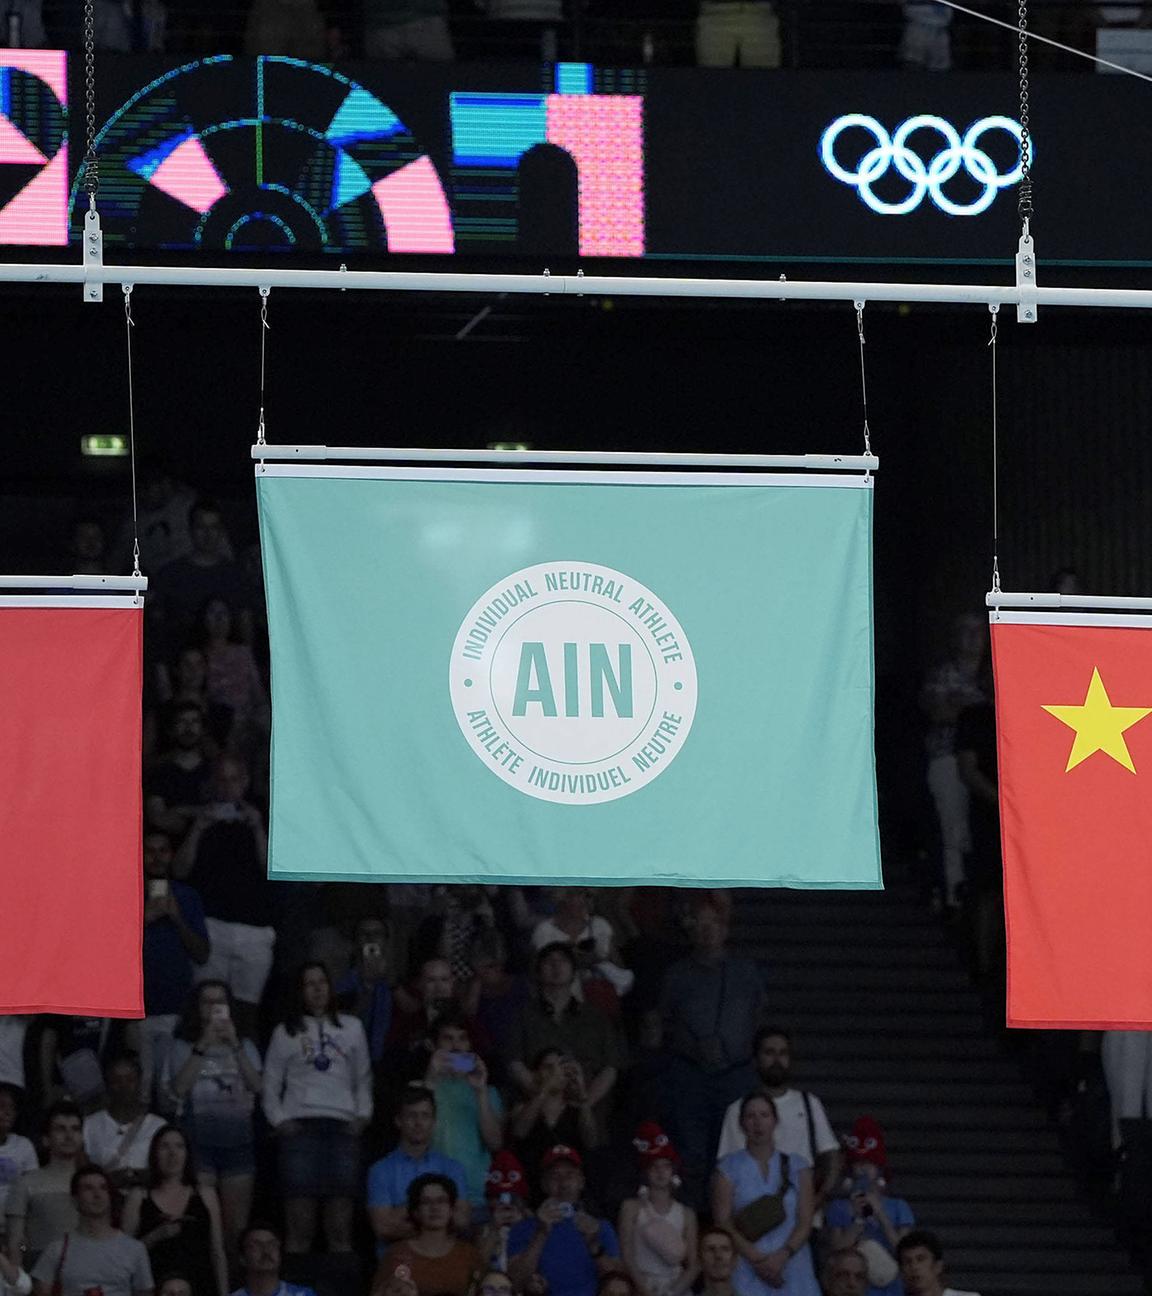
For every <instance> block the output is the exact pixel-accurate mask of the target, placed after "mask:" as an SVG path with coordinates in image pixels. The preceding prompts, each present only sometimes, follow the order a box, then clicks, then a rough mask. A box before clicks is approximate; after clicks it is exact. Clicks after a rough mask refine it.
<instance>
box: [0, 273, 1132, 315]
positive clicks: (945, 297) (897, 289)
mask: <svg viewBox="0 0 1152 1296" xmlns="http://www.w3.org/2000/svg"><path fill="white" fill-rule="evenodd" d="M0 283H47V284H52V283H56V284H89V285H92V284H127V285H132V286H136V285H141V284H154V285H158V286H165V287H177V288H178V287H184V288H307V289H328V290H333V289H340V290H345V289H357V290H361V289H371V290H378V291H383V292H438V293H478V294H482V295H492V296H496V295H498V294H501V293H506V294H528V295H545V296H547V295H554V296H558V297H559V296H596V297H711V298H718V299H731V300H748V301H773V300H779V301H784V300H790V301H846V302H853V301H871V302H879V301H890V302H923V303H931V302H936V303H942V304H953V305H1000V306H1016V305H1019V304H1020V303H1021V301H1022V300H1023V299H1024V293H1023V292H1022V290H1021V289H1020V288H1018V287H1016V286H1014V285H998V284H923V283H848V282H839V283H831V282H821V281H804V280H795V279H790V280H785V281H777V280H775V279H666V278H639V277H625V276H620V277H615V276H599V275H594V276H589V275H586V276H583V277H581V276H575V275H551V276H545V275H499V274H448V273H431V272H420V273H409V272H398V271H389V270H282V269H262V270H252V269H245V268H242V267H231V266H216V267H213V266H194V267H183V266H113V265H103V266H96V265H93V266H84V265H19V264H4V265H0ZM1024 291H1025V292H1026V293H1027V297H1028V300H1029V301H1030V302H1035V303H1037V304H1038V305H1040V306H1077V307H1081V308H1084V307H1101V306H1104V307H1123V308H1129V309H1133V310H1148V309H1150V308H1152V289H1143V288H1139V289H1138V288H1029V289H1026V290H1024Z"/></svg>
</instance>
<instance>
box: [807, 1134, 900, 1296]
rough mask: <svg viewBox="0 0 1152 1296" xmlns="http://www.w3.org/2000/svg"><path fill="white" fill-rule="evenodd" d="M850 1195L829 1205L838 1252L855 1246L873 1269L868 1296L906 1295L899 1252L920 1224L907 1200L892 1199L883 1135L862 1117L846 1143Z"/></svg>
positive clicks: (828, 1218)
mask: <svg viewBox="0 0 1152 1296" xmlns="http://www.w3.org/2000/svg"><path fill="white" fill-rule="evenodd" d="M844 1144H845V1147H846V1149H847V1161H848V1173H849V1175H850V1176H851V1179H850V1190H851V1191H850V1195H849V1196H848V1197H846V1198H845V1197H838V1198H836V1200H835V1201H832V1202H830V1203H829V1204H828V1210H827V1213H826V1216H825V1221H824V1222H825V1224H826V1225H827V1226H828V1232H829V1240H830V1242H831V1244H832V1246H834V1247H837V1248H849V1247H854V1248H856V1250H858V1251H859V1252H860V1253H861V1255H863V1256H864V1259H865V1263H866V1265H867V1268H868V1283H869V1286H868V1296H904V1288H903V1287H902V1286H901V1284H900V1278H899V1276H898V1274H897V1265H896V1260H895V1255H896V1248H897V1246H898V1245H899V1243H900V1239H901V1238H902V1237H904V1236H905V1235H906V1234H907V1233H908V1232H909V1231H910V1230H911V1228H912V1226H913V1225H914V1224H915V1223H916V1217H915V1216H914V1215H913V1214H912V1208H911V1207H910V1206H909V1205H908V1203H907V1202H906V1201H905V1200H904V1199H903V1198H902V1197H889V1196H888V1188H887V1183H886V1176H887V1174H888V1154H887V1152H886V1151H885V1145H884V1131H883V1129H881V1127H880V1125H879V1122H877V1121H876V1120H874V1119H873V1118H872V1117H871V1116H861V1117H860V1118H859V1120H857V1121H856V1123H855V1125H853V1127H852V1133H851V1134H849V1135H848V1137H847V1138H846V1139H845V1140H844Z"/></svg>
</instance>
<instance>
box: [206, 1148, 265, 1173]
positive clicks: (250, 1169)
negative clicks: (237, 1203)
mask: <svg viewBox="0 0 1152 1296" xmlns="http://www.w3.org/2000/svg"><path fill="white" fill-rule="evenodd" d="M195 1152H196V1168H197V1169H198V1170H203V1171H205V1172H207V1173H211V1174H214V1175H215V1176H216V1178H217V1179H231V1178H233V1177H236V1176H239V1175H254V1174H255V1173H256V1149H255V1148H254V1147H253V1146H252V1144H251V1143H241V1144H239V1145H238V1146H237V1147H212V1146H209V1145H206V1144H204V1143H198V1144H196V1147H195Z"/></svg>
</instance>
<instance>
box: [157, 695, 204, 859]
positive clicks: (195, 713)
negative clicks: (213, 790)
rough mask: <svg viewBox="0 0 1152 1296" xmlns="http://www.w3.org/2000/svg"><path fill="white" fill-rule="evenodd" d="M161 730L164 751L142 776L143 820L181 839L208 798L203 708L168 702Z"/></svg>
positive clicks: (183, 702) (158, 829)
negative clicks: (162, 731)
mask: <svg viewBox="0 0 1152 1296" xmlns="http://www.w3.org/2000/svg"><path fill="white" fill-rule="evenodd" d="M163 729H164V737H165V741H166V743H167V750H166V751H165V752H164V754H163V756H161V757H160V759H159V760H158V761H157V762H156V763H155V764H154V765H153V766H152V767H151V769H149V770H147V771H146V773H145V776H144V817H145V820H146V822H147V824H148V826H149V827H150V828H155V829H156V830H157V831H159V832H166V833H168V834H169V836H171V837H182V836H183V835H184V833H185V832H186V831H187V829H188V827H189V825H190V824H191V823H192V821H193V820H194V819H195V818H196V816H197V815H198V814H199V813H200V811H201V809H202V808H203V806H204V802H205V801H206V800H207V798H208V776H209V763H208V758H207V755H206V751H205V749H206V745H207V744H206V739H205V733H204V708H203V707H202V706H201V705H200V704H199V703H198V702H195V701H189V700H185V701H173V702H170V703H169V704H168V705H167V706H166V707H165V708H164V712H163Z"/></svg>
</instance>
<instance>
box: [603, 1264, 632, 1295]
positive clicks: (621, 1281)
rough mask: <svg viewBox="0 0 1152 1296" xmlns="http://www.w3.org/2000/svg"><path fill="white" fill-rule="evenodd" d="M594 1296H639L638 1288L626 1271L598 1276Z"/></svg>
mask: <svg viewBox="0 0 1152 1296" xmlns="http://www.w3.org/2000/svg"><path fill="white" fill-rule="evenodd" d="M596 1296H640V1287H639V1285H638V1284H637V1282H636V1280H635V1279H634V1278H633V1277H632V1275H631V1274H630V1273H628V1272H627V1271H626V1270H623V1269H622V1270H621V1271H620V1272H619V1273H606V1274H602V1275H601V1276H600V1282H599V1285H598V1286H597V1288H596Z"/></svg>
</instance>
